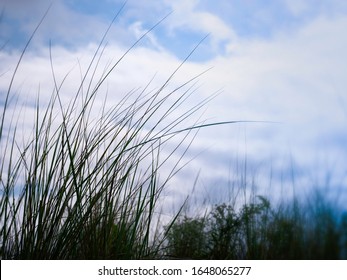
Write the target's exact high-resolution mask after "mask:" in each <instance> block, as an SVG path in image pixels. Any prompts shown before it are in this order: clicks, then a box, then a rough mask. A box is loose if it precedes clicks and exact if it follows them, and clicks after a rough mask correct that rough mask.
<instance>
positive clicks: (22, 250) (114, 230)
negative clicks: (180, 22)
mask: <svg viewBox="0 0 347 280" xmlns="http://www.w3.org/2000/svg"><path fill="white" fill-rule="evenodd" d="M40 24H41V23H40ZM153 28H154V27H153ZM150 31H151V30H150ZM150 31H149V32H150ZM35 32H36V30H35ZM35 32H34V33H33V35H32V37H31V38H30V40H29V41H28V44H27V45H26V46H25V48H24V50H23V52H22V53H21V55H20V57H19V60H18V63H17V65H16V67H15V70H14V71H13V74H12V78H11V80H10V82H9V86H8V91H7V93H5V99H4V101H3V104H2V106H1V107H2V112H1V126H0V144H1V150H0V151H1V153H0V188H1V189H0V192H1V198H0V225H1V227H0V257H1V258H2V259H143V258H155V257H156V256H158V252H159V250H160V248H161V246H160V245H161V243H162V241H163V240H164V238H165V237H166V233H165V232H156V233H155V235H153V234H152V233H153V232H152V230H153V228H154V226H155V222H158V221H156V219H157V217H158V215H157V212H156V211H158V208H157V204H158V201H159V198H160V196H161V193H162V191H163V189H164V188H165V186H166V185H167V183H168V181H169V180H170V178H172V176H174V175H175V173H176V172H178V170H179V169H180V165H179V164H180V160H181V157H179V159H178V161H176V162H175V164H174V165H173V166H172V169H171V172H169V174H168V175H167V176H166V177H165V178H162V177H161V178H159V174H160V170H161V169H162V168H163V166H164V164H165V162H167V161H168V160H169V159H170V158H171V157H172V155H173V154H175V152H177V150H178V148H179V147H182V149H183V152H182V153H181V156H182V154H184V153H185V151H186V149H187V147H189V145H190V143H191V142H190V141H191V140H192V138H194V135H193V136H192V137H191V138H189V137H190V136H191V135H190V134H191V132H192V130H194V129H198V128H200V127H205V126H207V125H206V124H203V125H202V124H197V123H193V124H192V125H190V126H185V127H183V128H182V125H181V124H182V123H183V122H184V121H186V120H187V119H188V118H190V117H191V116H192V115H194V113H195V112H197V111H198V110H199V109H200V108H202V107H203V106H204V105H205V104H206V102H208V101H209V99H210V98H207V99H205V100H202V101H201V102H200V103H198V104H196V105H194V106H192V107H191V108H190V109H188V110H187V111H184V112H183V113H181V114H179V115H178V116H177V115H175V117H174V118H172V116H173V115H174V114H177V111H179V110H178V109H179V108H180V106H181V105H182V104H183V103H184V102H186V100H187V98H188V97H189V95H190V94H191V93H192V92H191V91H192V90H191V87H192V83H193V81H194V80H195V79H196V78H197V77H195V78H193V79H191V80H189V81H187V83H185V84H183V85H181V86H179V87H176V88H174V89H171V90H170V89H169V87H168V85H169V84H170V82H171V80H172V79H173V77H174V76H175V74H176V72H177V71H178V70H179V69H180V67H181V66H182V65H183V63H184V62H185V61H184V62H182V64H181V65H179V66H178V67H177V69H176V70H175V71H174V72H173V73H172V75H171V76H169V77H168V78H167V80H166V81H165V82H164V83H163V84H162V86H161V87H159V88H158V89H157V90H154V91H150V90H149V89H148V88H149V85H148V86H147V87H145V88H144V89H143V90H142V91H131V92H129V93H128V94H126V95H125V96H124V97H123V98H122V99H121V100H120V101H119V102H118V103H117V104H115V105H114V106H113V107H109V106H107V100H105V101H104V103H103V106H102V107H101V109H100V107H96V106H95V101H96V100H97V99H98V96H99V95H100V90H101V88H102V85H103V84H104V83H105V81H107V78H108V77H109V75H110V74H111V73H112V72H113V71H114V70H115V69H116V67H117V65H118V64H119V63H120V61H122V60H124V58H125V56H126V54H127V53H128V52H129V51H130V50H131V49H132V48H133V47H134V46H135V45H136V44H137V43H138V42H139V41H140V40H141V39H142V38H143V37H141V38H140V39H139V41H137V42H135V44H134V45H133V46H132V47H131V48H130V49H129V50H128V51H126V52H125V54H124V55H123V56H122V57H121V58H120V59H119V60H118V61H117V62H116V63H114V64H113V65H111V66H110V67H109V68H107V69H106V70H105V71H104V72H103V73H102V74H101V76H99V77H98V78H97V75H96V73H97V70H98V68H99V61H100V59H101V57H102V55H103V52H104V47H105V44H104V40H105V37H106V34H107V32H108V30H107V32H106V33H105V35H104V37H103V39H102V40H101V43H100V45H99V47H98V48H97V50H96V51H95V53H94V56H93V58H92V59H91V61H90V63H89V66H88V68H87V70H86V71H85V72H84V73H82V75H81V80H80V81H79V82H77V83H78V85H77V88H78V90H77V91H76V92H75V94H74V97H73V98H72V99H71V100H70V102H69V103H67V104H66V103H64V102H63V101H62V96H63V85H64V82H65V80H66V78H67V76H66V77H65V78H64V79H63V81H62V82H61V83H59V82H58V78H57V77H56V74H55V70H54V63H53V58H52V54H51V55H50V61H51V69H50V70H51V72H52V77H53V80H54V84H53V86H52V87H53V93H52V95H51V98H50V100H49V103H48V105H47V106H46V107H45V109H42V107H41V105H40V101H39V98H38V99H37V100H36V105H35V118H34V121H33V129H32V131H31V136H29V135H27V134H26V135H24V136H23V135H21V133H19V128H18V121H19V120H15V118H14V115H13V116H10V115H9V107H10V106H12V105H11V102H10V100H11V99H12V98H13V93H12V87H13V84H14V80H15V78H16V74H17V71H18V69H19V68H20V65H21V61H22V59H23V56H24V54H25V52H26V50H27V47H28V46H29V43H30V41H31V39H32V38H33V36H34V34H35ZM146 34H147V33H146ZM146 34H144V36H145V35H146ZM188 57H189V56H188ZM172 100H174V101H172ZM96 108H98V110H99V111H98V113H99V114H98V117H95V109H96ZM15 111H20V109H18V108H17V109H15ZM18 118H19V117H18ZM211 125H214V124H211ZM178 135H179V136H180V138H175V139H173V138H174V137H176V136H178ZM170 140H172V141H170ZM168 141H170V143H173V144H174V147H173V148H171V151H169V152H167V150H166V152H167V153H166V155H165V156H162V151H163V149H164V147H166V146H165V145H166V144H167V142H168ZM184 143H186V144H184ZM174 219H175V218H174ZM174 219H173V220H174ZM169 228H170V226H169Z"/></svg>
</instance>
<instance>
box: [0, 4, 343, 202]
mask: <svg viewBox="0 0 347 280" xmlns="http://www.w3.org/2000/svg"><path fill="white" fill-rule="evenodd" d="M50 2H51V1H47V0H0V9H2V13H1V20H0V94H1V98H0V102H2V101H3V97H4V94H5V92H6V90H7V88H8V85H9V80H10V76H11V73H13V70H14V67H15V62H16V61H17V60H18V57H19V54H20V52H21V50H22V49H23V47H24V45H25V43H26V42H27V40H28V38H29V37H30V35H31V33H32V31H33V30H34V29H35V27H36V26H37V24H38V22H39V21H40V19H41V18H42V16H43V14H44V13H45V11H46V10H47V9H48V7H49V5H50ZM123 2H124V1H118V0H103V1H94V0H56V1H52V6H51V8H50V10H49V12H48V15H47V17H46V18H45V20H44V22H43V24H42V26H41V27H40V29H39V31H38V33H37V34H36V36H35V37H34V39H33V41H32V43H31V45H30V47H29V49H28V52H27V54H26V56H25V57H24V60H23V62H22V64H21V68H20V70H19V72H18V74H17V76H16V80H15V85H14V87H13V88H14V91H16V92H20V96H21V97H20V98H23V100H24V99H25V100H27V101H28V100H30V99H31V98H33V100H34V99H35V97H36V96H37V92H38V91H37V89H38V87H39V86H40V94H41V95H42V96H40V100H42V102H43V103H44V102H45V100H46V101H47V100H48V99H49V97H50V93H51V92H52V75H51V71H50V66H49V51H48V49H49V44H51V45H52V54H53V60H54V64H55V69H56V74H57V76H58V77H60V79H62V78H63V77H64V75H65V74H66V73H67V72H69V71H70V70H71V69H75V70H76V63H77V61H78V62H79V63H80V64H81V65H82V67H83V65H84V63H85V65H87V63H88V61H89V60H88V59H89V58H90V57H91V55H92V54H93V52H94V51H95V49H96V47H97V45H98V43H99V42H100V40H101V38H102V35H103V33H104V32H105V30H106V29H107V27H108V25H109V24H110V22H111V21H112V19H113V17H114V16H115V15H116V14H117V12H118V11H119V10H120V8H121V7H122V5H123ZM167 15H168V17H167V18H166V19H165V20H164V21H163V22H162V23H161V24H160V25H159V26H158V27H157V28H155V29H154V30H153V31H152V32H151V33H150V34H149V35H148V36H147V37H146V38H145V39H143V40H142V41H141V43H140V44H139V45H137V46H136V47H135V48H134V49H133V50H132V51H131V52H130V53H129V54H128V55H127V56H126V58H125V59H124V61H123V62H122V63H121V64H120V65H119V67H118V68H117V70H116V71H115V73H114V75H112V76H110V78H109V81H108V87H109V88H112V87H115V88H117V94H111V95H110V96H109V98H110V103H112V102H117V100H119V94H122V93H126V92H128V91H129V90H131V89H133V88H136V87H144V86H145V85H146V84H147V82H148V81H149V80H150V79H151V78H152V77H153V76H154V75H156V78H155V81H154V83H158V85H159V84H160V82H162V81H164V80H165V78H167V77H168V76H169V75H170V73H172V71H174V70H175V68H176V67H177V66H178V65H179V64H180V62H181V61H182V60H183V59H184V58H185V57H186V56H187V55H188V54H189V53H190V51H191V50H192V49H193V48H194V47H195V46H196V45H197V44H198V43H199V41H200V40H201V39H202V38H204V37H205V36H206V35H209V36H208V37H207V39H205V40H204V41H203V42H202V44H201V45H200V46H199V47H198V49H197V50H196V51H195V52H194V54H193V55H192V56H191V57H190V59H189V60H188V61H187V62H186V63H185V65H184V66H183V68H182V69H181V71H180V72H179V73H178V74H177V76H176V78H175V80H174V83H176V84H177V85H179V84H180V83H183V82H185V81H186V80H187V79H189V78H191V77H194V76H196V75H198V74H199V73H201V72H204V71H205V70H207V69H209V68H211V67H213V68H212V69H211V70H209V71H208V72H207V73H206V74H204V75H203V76H201V77H200V78H199V80H198V84H197V85H196V92H195V95H194V98H193V99H192V100H191V102H192V103H191V104H194V103H193V102H198V101H199V100H201V99H203V98H206V97H208V96H209V95H211V94H213V93H215V92H219V91H220V94H219V95H218V97H216V98H215V99H214V100H212V101H211V102H210V103H209V104H208V105H207V107H206V110H205V112H204V114H203V117H202V119H205V120H207V121H208V122H219V121H229V120H254V121H269V122H276V123H247V124H246V123H242V124H234V125H228V126H221V127H213V128H208V129H205V130H201V131H200V132H199V134H198V136H197V137H196V139H195V141H194V144H193V145H192V147H191V152H190V153H189V154H188V155H187V156H188V159H189V157H194V156H196V155H198V157H197V158H195V159H194V161H193V162H191V164H190V165H189V166H188V167H187V168H186V169H185V170H184V171H182V173H180V174H179V177H177V178H176V179H175V181H174V184H176V188H182V189H187V188H188V187H189V186H191V185H192V184H193V182H194V178H195V177H196V175H197V174H198V172H199V171H200V175H199V176H200V177H199V183H198V187H200V188H201V190H202V189H204V190H205V191H206V192H208V193H209V192H211V190H212V193H213V192H215V191H214V190H216V189H218V188H222V189H223V190H222V191H221V193H223V192H224V191H225V190H226V188H227V186H228V183H229V185H230V182H231V181H232V180H234V179H235V177H237V176H238V175H240V172H241V171H240V170H237V168H236V166H237V164H238V163H240V162H242V161H243V160H244V159H245V158H247V164H248V169H249V175H248V176H249V179H251V176H255V177H256V180H258V181H257V182H258V184H259V185H263V186H265V187H266V184H268V185H270V183H269V182H270V181H271V182H272V183H271V185H276V184H277V185H278V188H281V192H283V188H284V187H286V182H287V181H288V182H289V181H291V172H292V171H294V173H295V180H296V183H295V184H296V187H297V188H301V187H303V186H304V185H305V184H308V185H312V184H322V185H331V186H332V187H334V188H336V190H338V191H340V188H345V186H346V179H347V178H346V175H347V129H346V128H347V92H346V89H347V77H346V75H347V63H346V62H347V51H346V50H347V36H346V34H345V33H346V30H347V2H346V1H344V0H330V1H325V0H269V1H259V0H217V1H207V0H200V1H199V0H144V1H138V0H129V1H127V3H126V5H125V7H124V9H123V10H122V11H121V14H120V15H119V17H118V18H117V19H116V21H115V23H114V25H113V26H112V28H111V30H110V32H109V34H108V36H107V39H106V41H107V44H108V46H107V50H106V52H105V61H104V63H107V62H108V61H116V60H117V58H119V57H120V56H121V55H122V53H124V52H125V51H126V50H127V48H129V47H130V46H131V45H132V44H133V43H134V41H135V40H136V39H138V38H139V37H140V36H141V35H142V34H143V33H144V32H146V31H147V30H148V29H149V28H151V27H152V26H153V25H155V24H156V23H157V22H158V21H160V20H161V19H162V18H163V17H165V16H167ZM77 70H78V69H77ZM75 72H76V73H74V71H72V72H71V74H70V76H69V77H70V82H71V80H72V81H73V77H79V76H78V75H79V72H78V71H75ZM74 75H77V76H74ZM75 86H76V85H75ZM45 92H48V93H47V94H46V93H45ZM65 92H66V93H65V94H66V95H67V96H66V98H69V96H68V95H69V94H71V93H72V92H74V91H73V83H69V82H67V83H66V89H65ZM75 92H76V91H75ZM68 93H69V94H68ZM27 101H26V102H27ZM29 103H30V102H29ZM0 104H1V105H2V104H3V103H0ZM187 105H188V106H189V105H190V104H187ZM195 120H196V119H193V120H192V123H193V122H194V121H195ZM25 121H27V122H28V121H29V120H28V119H26V120H25ZM201 152H202V153H201ZM237 173H239V174H238V175H237ZM235 174H236V175H235ZM329 176H330V177H329ZM233 178H234V179H233ZM329 180H330V181H329ZM327 182H328V183H327ZM281 184H282V185H281ZM272 188H274V186H272ZM276 190H277V189H276ZM272 191H273V190H272ZM272 191H271V192H272ZM278 191H279V192H280V190H278ZM284 192H287V190H284ZM222 196H223V195H222Z"/></svg>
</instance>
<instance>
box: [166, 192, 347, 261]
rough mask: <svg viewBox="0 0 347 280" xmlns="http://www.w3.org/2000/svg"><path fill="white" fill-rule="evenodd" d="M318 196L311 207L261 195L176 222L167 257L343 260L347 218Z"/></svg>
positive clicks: (344, 257)
mask: <svg viewBox="0 0 347 280" xmlns="http://www.w3.org/2000/svg"><path fill="white" fill-rule="evenodd" d="M336 210H337V209H335V208H334V206H333V205H331V204H328V202H326V201H324V200H322V198H320V200H319V201H316V202H315V203H314V204H313V205H310V206H308V204H305V203H299V202H298V201H297V200H295V201H293V203H292V204H289V203H286V204H284V203H282V204H281V205H279V206H277V207H274V206H272V205H271V203H270V201H269V200H268V199H267V198H265V197H262V196H258V197H257V201H256V202H253V203H246V204H244V205H243V206H242V207H239V208H238V209H236V207H235V206H231V205H227V204H220V205H215V206H214V208H213V209H212V210H211V212H209V213H208V214H206V215H205V216H204V217H195V218H193V217H187V216H184V217H183V218H181V219H179V220H177V221H176V223H175V225H174V226H172V227H171V229H170V232H169V234H168V240H167V241H168V243H167V247H166V249H167V256H168V257H170V258H178V259H181V258H182V259H251V260H257V259H279V260H281V259H285V260H291V259H326V260H329V259H346V256H347V255H346V253H347V243H346V240H347V239H346V237H347V226H346V225H347V219H346V218H347V215H346V213H344V214H341V213H340V214H339V213H338V212H337V211H336Z"/></svg>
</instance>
